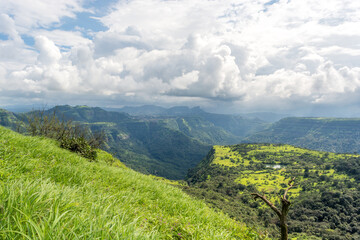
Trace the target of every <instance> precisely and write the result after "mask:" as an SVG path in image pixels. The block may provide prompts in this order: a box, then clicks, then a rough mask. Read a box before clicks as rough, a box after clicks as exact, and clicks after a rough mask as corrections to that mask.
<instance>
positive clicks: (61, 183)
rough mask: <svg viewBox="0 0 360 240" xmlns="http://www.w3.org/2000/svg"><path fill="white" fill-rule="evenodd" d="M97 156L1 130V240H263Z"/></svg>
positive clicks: (197, 203) (157, 183)
mask: <svg viewBox="0 0 360 240" xmlns="http://www.w3.org/2000/svg"><path fill="white" fill-rule="evenodd" d="M99 156H100V160H99V162H98V163H94V162H88V161H87V160H86V159H84V158H82V157H80V156H78V155H76V154H74V153H70V152H68V151H66V150H63V149H60V148H59V147H58V144H57V142H55V141H53V140H49V139H44V138H39V137H25V136H22V135H20V134H17V133H15V132H12V131H10V130H8V129H6V128H3V127H0V223H1V224H0V238H1V239H260V238H259V237H258V234H257V233H255V232H253V231H252V230H250V229H248V228H247V227H246V226H245V225H243V224H240V223H238V222H236V221H234V220H232V219H230V218H228V217H226V216H225V215H224V214H222V213H219V212H215V211H213V210H211V209H209V208H208V207H207V206H206V205H205V204H204V203H203V202H201V201H197V200H193V199H191V198H190V197H189V196H187V195H186V194H185V193H183V192H182V191H181V190H180V189H177V188H175V187H172V186H170V185H168V184H165V183H163V182H161V181H157V180H155V179H153V178H151V177H150V176H145V175H142V174H140V173H137V172H134V171H133V170H130V169H128V168H126V167H124V166H123V165H122V164H120V163H119V162H117V161H116V160H114V159H112V157H111V156H110V155H108V154H106V153H104V152H101V153H100V154H99ZM109 163H111V164H112V165H117V167H115V166H109Z"/></svg>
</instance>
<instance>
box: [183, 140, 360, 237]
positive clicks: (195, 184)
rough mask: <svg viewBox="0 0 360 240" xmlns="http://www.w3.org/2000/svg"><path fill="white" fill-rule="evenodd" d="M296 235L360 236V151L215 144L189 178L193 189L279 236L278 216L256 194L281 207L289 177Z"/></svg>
mask: <svg viewBox="0 0 360 240" xmlns="http://www.w3.org/2000/svg"><path fill="white" fill-rule="evenodd" d="M292 177H296V180H295V182H296V186H295V187H294V188H292V189H291V190H290V192H289V199H290V201H291V202H292V205H291V207H290V213H289V218H290V221H289V232H290V236H291V237H292V238H293V239H318V238H319V239H321V238H322V239H359V238H360V224H359V222H360V221H359V220H360V191H359V189H360V188H359V187H360V186H359V183H360V181H359V180H360V155H351V154H335V153H329V152H318V151H312V150H307V149H302V148H297V147H293V146H290V145H280V144H240V145H233V146H214V147H213V149H212V150H211V151H210V153H209V154H208V156H207V158H205V159H204V160H203V161H202V162H201V163H200V164H199V165H198V166H197V167H196V168H195V169H193V170H192V171H191V172H190V174H189V176H188V182H189V183H190V186H191V187H190V188H189V187H184V190H185V191H187V192H188V193H191V194H193V195H194V196H198V197H199V198H205V199H206V201H207V202H209V203H210V204H211V205H213V206H216V207H218V208H220V209H222V210H223V211H225V212H227V213H228V214H229V215H230V216H232V217H235V218H237V219H244V218H245V219H246V222H247V223H249V224H251V223H252V224H254V225H259V224H262V226H263V227H264V228H265V229H267V230H268V231H269V232H270V233H271V234H272V236H274V237H275V236H277V227H276V224H277V217H276V216H275V215H274V213H273V212H272V211H271V210H270V209H269V208H268V207H267V206H264V204H263V203H262V202H261V201H254V199H253V198H252V197H251V195H250V194H251V193H254V192H259V193H265V194H266V196H267V198H268V199H270V200H271V201H272V202H274V203H276V204H277V205H279V196H280V195H281V194H283V192H284V190H285V188H286V186H287V183H288V181H289V180H290V179H291V178H292Z"/></svg>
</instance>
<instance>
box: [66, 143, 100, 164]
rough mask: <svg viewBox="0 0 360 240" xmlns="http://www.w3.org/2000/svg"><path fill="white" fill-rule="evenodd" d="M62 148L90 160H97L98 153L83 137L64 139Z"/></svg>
mask: <svg viewBox="0 0 360 240" xmlns="http://www.w3.org/2000/svg"><path fill="white" fill-rule="evenodd" d="M60 147H62V148H65V149H68V150H70V151H72V152H76V153H79V154H80V155H81V156H83V157H85V158H88V159H90V160H93V161H94V160H96V151H95V150H94V149H93V148H92V147H91V146H90V144H89V143H88V142H87V141H86V140H85V139H84V138H83V137H72V138H62V139H61V140H60Z"/></svg>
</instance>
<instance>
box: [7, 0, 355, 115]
mask: <svg viewBox="0 0 360 240" xmlns="http://www.w3.org/2000/svg"><path fill="white" fill-rule="evenodd" d="M81 4H82V2H81V1H76V0H62V1H60V2H59V1H57V5H58V7H57V8H55V7H54V6H53V5H54V4H53V3H51V1H46V3H45V1H40V0H37V1H35V2H34V5H33V7H29V5H28V4H27V3H25V4H23V6H21V7H20V3H19V2H18V1H12V2H11V3H10V2H9V3H4V2H2V3H0V8H1V7H2V8H1V9H3V10H2V11H3V12H4V13H3V14H2V15H1V16H0V18H1V19H2V20H3V21H0V22H2V23H3V24H1V23H0V31H2V32H4V33H5V34H7V35H9V36H11V39H9V40H6V41H0V51H2V52H4V53H5V51H6V48H7V47H8V46H15V45H16V46H17V49H18V50H19V51H24V53H25V52H26V51H27V54H28V56H29V57H28V58H26V61H22V62H21V63H22V64H19V65H18V69H14V68H10V67H9V65H10V63H9V61H7V60H6V59H5V58H1V57H0V66H2V68H3V69H5V70H3V71H2V72H3V73H2V75H3V76H4V78H5V79H7V81H8V82H11V84H9V85H8V86H5V85H6V84H2V83H1V84H2V86H1V87H0V88H2V89H6V88H8V90H9V91H10V90H12V91H15V90H16V89H19V90H20V89H21V91H25V92H26V91H27V92H30V93H32V92H36V93H44V94H45V95H46V94H47V93H49V92H52V93H53V94H55V93H63V96H64V97H66V96H69V99H71V100H74V99H75V98H76V96H78V99H84V98H86V97H89V96H96V100H97V101H102V102H103V103H105V102H106V104H109V105H111V104H112V103H113V104H115V105H116V104H118V102H119V101H122V102H126V103H129V102H136V103H145V102H152V103H161V101H163V102H169V103H174V102H183V103H189V102H190V103H193V104H196V103H199V104H205V105H206V104H213V105H216V106H218V105H223V106H231V107H232V108H236V106H238V107H239V108H240V107H244V106H249V107H251V108H253V109H255V110H256V109H258V110H264V109H270V110H276V108H277V107H279V108H284V109H285V108H287V109H288V108H291V107H293V108H297V107H302V108H306V107H310V106H313V105H318V106H320V105H324V104H325V105H326V104H330V105H331V104H338V102H339V101H342V103H343V104H356V103H357V101H358V100H359V99H357V98H356V97H353V98H351V99H350V100H349V99H347V98H346V96H350V95H351V96H353V95H354V96H355V95H356V94H357V93H360V64H359V63H360V45H359V40H360V33H359V31H357V29H359V28H360V3H358V2H357V1H347V0H346V1H342V0H327V1H325V0H321V1H310V0H293V1H286V0H280V1H277V2H275V3H271V4H270V3H269V1H267V0H258V1H248V0H244V1H234V0H222V1H220V0H212V1H210V0H199V1H190V0H181V1H162V0H146V1H145V0H132V1H119V2H118V3H114V5H113V6H112V8H111V9H109V13H108V14H106V15H105V16H101V17H100V16H99V17H97V19H98V20H99V21H101V23H102V24H104V25H105V26H106V27H107V28H108V30H105V31H101V32H97V33H93V38H91V39H88V38H86V37H84V36H82V34H81V33H80V32H74V31H67V30H64V29H61V28H60V27H59V29H46V26H55V25H56V24H59V25H61V24H60V23H61V18H62V17H65V16H66V17H75V13H76V12H79V11H86V9H83V7H82V6H81ZM34 6H38V7H39V8H35V7H34ZM45 6H46V7H49V10H48V11H46V12H44V13H42V15H41V14H40V13H39V11H40V10H41V9H42V8H43V7H45ZM26 9H30V11H27V12H26V13H24V12H25V10H26ZM22 13H24V15H23V16H21V14H22ZM9 16H11V17H9ZM40 16H41V17H40ZM5 22H6V24H5ZM44 26H45V28H44ZM40 27H42V28H41V29H40ZM30 29H31V30H32V36H34V37H35V49H34V50H31V49H28V48H26V47H24V43H23V42H22V41H21V38H20V37H19V36H20V34H19V33H24V32H30ZM11 44H12V45H11ZM12 48H14V49H15V47H12ZM25 50H26V51H25ZM29 52H30V53H31V54H29ZM8 54H9V53H8ZM14 59H15V58H14ZM14 61H15V60H14ZM16 61H19V59H16ZM4 71H5V73H4ZM46 96H48V95H46ZM70 96H71V97H70ZM340 96H343V97H340ZM349 101H350V103H349ZM99 105H101V103H100V102H99Z"/></svg>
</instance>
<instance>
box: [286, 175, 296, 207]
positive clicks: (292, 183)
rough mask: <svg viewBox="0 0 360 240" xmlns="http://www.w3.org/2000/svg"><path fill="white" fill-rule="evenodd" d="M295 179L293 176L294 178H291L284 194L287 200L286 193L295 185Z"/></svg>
mask: <svg viewBox="0 0 360 240" xmlns="http://www.w3.org/2000/svg"><path fill="white" fill-rule="evenodd" d="M294 181H295V177H293V179H291V180H290V181H289V183H288V185H289V187H288V188H287V189H286V190H285V193H284V196H283V199H284V200H286V201H287V199H286V195H287V193H288V191H289V190H290V189H291V188H292V187H293V186H294Z"/></svg>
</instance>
